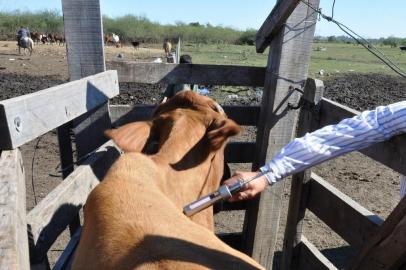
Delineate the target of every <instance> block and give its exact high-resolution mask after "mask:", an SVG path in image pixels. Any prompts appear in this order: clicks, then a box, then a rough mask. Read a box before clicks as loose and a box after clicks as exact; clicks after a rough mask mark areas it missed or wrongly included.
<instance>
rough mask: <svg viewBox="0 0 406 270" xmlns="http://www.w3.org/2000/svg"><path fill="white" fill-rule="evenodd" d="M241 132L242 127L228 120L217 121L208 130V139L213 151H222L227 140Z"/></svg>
mask: <svg viewBox="0 0 406 270" xmlns="http://www.w3.org/2000/svg"><path fill="white" fill-rule="evenodd" d="M240 132H241V127H240V126H239V125H238V124H237V123H235V122H234V121H233V120H231V119H228V118H220V119H215V120H214V121H213V122H212V123H211V124H210V126H209V128H208V130H207V138H208V140H209V143H210V147H211V149H212V150H218V149H220V148H221V147H222V146H223V144H224V143H225V142H226V141H227V139H228V138H229V137H231V136H234V135H237V134H238V133H240Z"/></svg>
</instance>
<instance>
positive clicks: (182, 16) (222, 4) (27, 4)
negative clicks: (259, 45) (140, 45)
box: [0, 0, 406, 38]
mask: <svg viewBox="0 0 406 270" xmlns="http://www.w3.org/2000/svg"><path fill="white" fill-rule="evenodd" d="M333 1H334V0H320V7H321V8H322V12H323V13H325V14H326V15H331V7H332V4H333ZM275 2H276V0H250V1H247V0H204V1H201V0H200V1H193V0H171V1H162V0H161V1H158V0H100V3H101V10H102V13H103V14H105V15H108V16H110V17H117V16H123V15H127V14H133V15H138V16H140V15H141V16H145V17H147V18H148V19H150V20H151V21H154V22H159V23H161V24H174V23H175V22H177V21H182V22H185V23H190V22H199V23H202V24H206V23H210V24H212V25H222V26H230V27H233V28H236V29H239V30H246V29H248V28H254V29H259V28H260V27H261V25H262V23H263V22H264V20H265V19H266V17H267V16H268V15H269V14H270V12H271V11H272V8H273V7H274V5H275ZM165 3H166V4H165ZM17 9H19V10H21V11H38V10H44V9H51V10H61V9H62V8H61V1H59V0H34V1H32V0H0V11H12V10H17ZM334 19H335V20H337V21H339V22H341V23H343V24H344V25H346V26H347V27H349V28H351V29H352V30H353V31H355V32H356V33H357V34H359V35H361V36H363V37H365V38H379V37H388V36H396V37H402V38H406V0H387V1H382V0H336V3H335V9H334ZM315 35H318V36H333V35H334V36H338V35H344V34H343V33H342V32H341V31H340V30H339V29H338V27H337V26H335V25H334V24H333V23H329V22H326V21H325V20H321V21H319V22H318V23H317V26H316V33H315Z"/></svg>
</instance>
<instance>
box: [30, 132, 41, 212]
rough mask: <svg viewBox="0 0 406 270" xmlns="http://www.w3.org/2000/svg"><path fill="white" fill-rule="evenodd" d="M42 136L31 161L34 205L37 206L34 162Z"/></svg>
mask: <svg viewBox="0 0 406 270" xmlns="http://www.w3.org/2000/svg"><path fill="white" fill-rule="evenodd" d="M41 139H42V136H40V137H39V138H38V140H37V143H36V144H35V148H34V153H33V154H32V159H31V185H32V193H33V195H34V203H35V205H37V203H38V202H37V195H36V192H35V185H34V160H35V154H36V153H37V149H38V145H39V142H40V141H41Z"/></svg>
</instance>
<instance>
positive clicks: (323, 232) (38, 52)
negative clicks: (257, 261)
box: [0, 42, 406, 269]
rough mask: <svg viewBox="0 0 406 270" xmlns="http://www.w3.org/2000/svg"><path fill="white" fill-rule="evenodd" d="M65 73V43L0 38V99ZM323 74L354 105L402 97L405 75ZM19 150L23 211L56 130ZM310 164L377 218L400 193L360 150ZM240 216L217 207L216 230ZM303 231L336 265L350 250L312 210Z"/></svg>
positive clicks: (143, 92) (228, 228) (44, 175)
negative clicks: (24, 48)
mask: <svg viewBox="0 0 406 270" xmlns="http://www.w3.org/2000/svg"><path fill="white" fill-rule="evenodd" d="M120 52H122V53H123V54H124V57H125V59H127V60H129V59H131V60H136V61H151V60H152V59H154V58H156V57H163V55H164V53H163V50H161V49H154V48H152V49H149V48H141V49H140V50H138V51H134V50H133V48H130V47H124V48H122V49H116V48H113V47H108V48H106V59H107V60H112V59H114V58H116V56H117V54H118V53H120ZM67 80H68V70H67V64H66V52H65V48H64V47H63V46H50V45H39V46H36V47H35V48H34V53H33V55H32V56H31V57H29V56H26V55H25V56H21V55H18V54H17V50H16V45H15V43H14V42H0V90H1V91H0V100H3V99H7V98H11V97H15V96H19V95H22V94H27V93H31V92H35V91H38V90H41V89H45V88H48V87H50V86H53V85H57V84H60V83H63V82H66V81H67ZM324 81H325V85H326V91H325V96H326V97H327V98H330V99H333V100H336V101H338V102H340V103H342V104H345V105H348V106H350V107H352V108H354V109H357V110H364V109H370V108H374V107H375V106H377V105H384V104H388V103H392V102H395V101H399V100H402V99H405V98H406V81H405V80H400V79H398V78H396V77H390V76H384V75H379V74H373V75H361V74H344V75H340V76H339V77H328V78H325V79H324ZM164 87H165V86H164V85H144V84H133V83H131V84H129V83H127V84H120V96H119V97H117V98H115V99H113V100H112V103H116V104H123V103H125V104H155V103H156V102H157V100H158V99H159V97H160V93H161V92H162V91H163V89H164ZM226 90H228V88H221V87H217V88H215V89H214V90H213V91H212V92H211V94H210V95H211V96H213V97H214V98H216V99H217V100H218V101H219V102H220V103H221V104H259V102H260V94H261V89H260V88H258V89H250V88H244V87H241V88H238V89H237V90H235V89H234V90H233V92H237V93H236V94H237V95H238V96H239V98H235V96H234V97H233V96H230V94H232V93H230V92H227V91H226ZM253 138H255V129H252V128H251V129H248V130H247V132H245V135H244V136H243V139H251V140H252V139H253ZM36 145H38V146H37V147H36ZM21 150H22V153H23V158H24V163H25V168H26V183H27V184H26V188H27V211H29V210H31V209H32V208H33V207H34V206H35V201H34V196H33V190H34V189H33V186H32V184H31V183H34V188H35V193H36V198H37V200H38V201H39V200H41V199H42V198H44V197H45V196H46V194H47V193H49V191H51V190H52V189H53V188H54V187H56V186H57V185H58V184H59V183H60V181H61V178H60V177H59V176H60V173H59V169H60V168H59V157H58V144H57V139H56V133H55V132H49V133H47V134H46V135H44V136H42V137H40V138H39V139H36V140H34V141H32V142H29V143H27V144H25V145H24V146H22V147H21ZM34 155H35V157H34ZM232 169H233V170H234V169H246V170H248V169H250V166H249V165H247V164H245V165H241V164H236V165H234V164H233V166H232ZM33 172H34V173H33ZM314 172H315V173H317V174H319V175H320V176H322V177H323V178H325V179H326V180H327V181H329V182H330V183H332V184H333V185H334V186H335V187H337V188H338V189H340V190H341V191H342V192H344V193H345V194H347V195H348V196H350V197H351V198H353V199H354V200H355V201H357V202H359V203H360V204H361V205H363V206H365V207H366V208H368V209H369V210H371V211H373V212H374V213H376V214H378V215H379V216H381V217H382V218H386V217H387V216H388V214H389V213H390V212H391V211H392V210H393V208H394V207H395V206H396V204H397V203H398V201H399V174H398V173H396V172H393V171H392V170H390V169H388V168H386V167H385V166H382V165H380V164H379V163H376V162H374V161H373V160H371V159H369V158H366V157H364V156H363V155H361V154H360V153H358V152H356V153H351V154H347V155H345V156H342V157H339V158H337V159H335V160H332V161H329V162H326V163H323V164H321V165H319V166H317V167H315V168H314ZM33 175H34V177H32V176H33ZM289 186H290V181H289V179H287V180H286V181H285V192H284V194H283V197H284V201H283V205H284V207H283V209H284V210H283V213H282V215H281V226H280V230H279V242H278V244H277V252H276V258H279V257H280V250H281V247H282V244H281V239H282V238H283V231H284V226H285V220H286V209H287V204H288V198H289ZM243 218H244V213H243V211H232V212H229V213H224V212H223V213H220V214H218V215H217V216H216V231H222V232H234V231H235V232H237V231H241V229H242V223H243ZM348 226H351V224H348ZM304 234H305V235H306V237H307V238H308V239H309V240H310V241H311V242H313V243H314V244H315V245H316V247H318V248H319V249H322V250H323V253H324V254H325V255H326V256H328V257H329V258H330V259H331V260H332V261H333V262H335V263H336V264H337V265H338V266H344V265H345V261H346V260H347V258H348V256H351V254H352V252H351V249H350V248H348V244H347V243H346V242H345V241H344V240H342V239H341V238H340V237H338V236H337V235H336V234H335V233H334V232H332V231H331V230H330V229H329V228H328V227H327V226H326V225H324V224H323V223H322V222H321V221H319V220H318V219H317V218H316V217H314V216H313V215H312V214H311V213H307V215H306V218H305V227H304ZM67 241H68V235H67V234H64V235H62V236H61V237H60V239H59V241H57V243H56V244H55V245H54V246H53V247H52V250H51V251H50V252H49V254H50V261H51V263H53V262H55V260H56V258H57V256H58V255H59V254H60V252H61V250H63V248H64V246H65V245H66V243H67ZM275 264H276V266H278V260H275ZM276 269H277V268H276Z"/></svg>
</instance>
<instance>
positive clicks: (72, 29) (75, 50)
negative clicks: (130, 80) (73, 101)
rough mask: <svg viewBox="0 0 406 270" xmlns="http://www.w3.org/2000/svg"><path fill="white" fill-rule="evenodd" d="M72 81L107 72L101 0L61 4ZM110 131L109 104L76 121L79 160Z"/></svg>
mask: <svg viewBox="0 0 406 270" xmlns="http://www.w3.org/2000/svg"><path fill="white" fill-rule="evenodd" d="M62 11H63V19H64V28H65V36H66V47H67V57H68V67H69V77H70V80H71V81H73V80H77V79H80V78H83V77H85V76H89V75H93V74H97V73H99V72H103V71H105V70H106V66H105V61H104V41H103V25H102V16H101V11H100V1H99V0H62ZM110 127H111V121H110V118H109V114H108V104H107V101H105V102H104V104H102V105H100V106H98V107H97V108H94V109H93V110H91V111H89V112H88V113H86V114H85V115H82V116H81V117H80V118H78V119H75V120H74V121H73V130H74V132H75V138H76V149H77V156H79V157H82V156H84V155H86V154H87V153H90V152H91V151H92V150H94V149H96V148H97V147H99V146H100V145H102V144H103V143H104V142H106V140H107V139H106V137H105V136H104V135H103V131H104V130H106V129H108V128H110Z"/></svg>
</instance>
